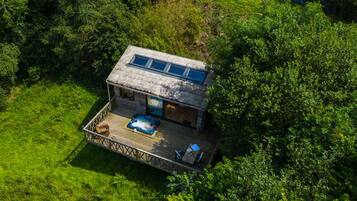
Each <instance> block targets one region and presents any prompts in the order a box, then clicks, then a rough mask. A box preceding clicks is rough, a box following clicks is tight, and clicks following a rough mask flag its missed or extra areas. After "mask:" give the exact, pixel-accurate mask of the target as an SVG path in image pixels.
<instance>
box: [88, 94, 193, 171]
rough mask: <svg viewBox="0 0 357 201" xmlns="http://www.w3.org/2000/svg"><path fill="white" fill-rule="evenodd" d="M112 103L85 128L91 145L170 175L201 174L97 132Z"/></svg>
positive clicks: (188, 167) (191, 168)
mask: <svg viewBox="0 0 357 201" xmlns="http://www.w3.org/2000/svg"><path fill="white" fill-rule="evenodd" d="M111 102H112V100H111V101H110V102H108V103H107V104H106V105H105V106H104V107H103V108H102V109H101V110H100V111H99V112H98V113H97V114H96V115H95V116H94V118H93V119H92V120H91V121H90V122H89V123H88V124H87V125H86V126H85V127H84V129H83V130H84V131H85V132H86V138H87V141H88V142H89V143H92V144H95V145H97V146H100V147H103V148H105V149H108V150H110V151H113V152H116V153H119V154H122V155H124V156H126V157H128V158H130V159H132V160H135V161H138V162H142V163H145V164H147V165H150V166H152V167H155V168H158V169H160V170H164V171H166V172H169V173H174V172H177V173H181V172H187V171H196V172H199V171H200V170H199V169H196V168H193V167H190V166H187V165H184V164H181V163H178V162H176V161H173V160H170V159H167V158H164V157H161V156H159V155H156V154H153V153H150V152H147V151H145V150H142V149H139V148H136V147H132V146H130V145H128V144H125V143H122V142H120V141H119V140H118V139H112V138H110V137H106V136H104V135H101V134H98V133H96V132H95V127H96V126H97V124H98V123H100V122H101V121H103V120H104V118H105V117H106V116H107V115H108V113H109V112H110V109H111Z"/></svg>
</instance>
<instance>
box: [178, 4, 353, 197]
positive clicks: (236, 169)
mask: <svg viewBox="0 0 357 201" xmlns="http://www.w3.org/2000/svg"><path fill="white" fill-rule="evenodd" d="M260 12H261V15H253V16H250V17H249V18H237V17H236V16H228V17H227V18H226V19H225V20H224V21H223V24H222V26H221V30H222V33H221V36H220V37H217V38H216V39H215V40H214V41H213V43H212V44H211V47H212V51H213V53H214V57H215V62H214V65H213V66H214V67H213V70H214V71H215V74H216V78H215V81H214V84H213V86H212V87H211V88H210V89H209V111H210V112H211V113H212V114H213V118H214V119H215V121H216V122H217V124H218V125H219V127H220V128H221V129H222V132H223V146H222V147H221V151H222V152H223V154H224V155H225V156H228V157H229V158H231V159H232V158H234V157H236V156H237V155H238V156H239V157H238V160H234V161H233V162H226V163H224V164H218V165H216V167H214V168H213V169H212V170H206V171H205V172H204V174H203V175H204V176H202V177H200V176H198V177H193V178H192V179H189V181H185V180H184V181H185V182H182V180H180V179H178V180H173V183H174V184H180V185H179V186H188V187H189V188H183V189H184V190H178V191H173V192H174V194H175V195H186V194H187V196H183V197H192V196H193V200H196V199H200V198H202V200H204V199H208V200H209V199H215V200H225V199H227V200H229V199H234V200H239V199H241V200H253V199H254V200H256V199H261V200H266V199H268V200H269V199H272V200H279V199H282V200H284V199H287V200H306V199H307V200H311V199H317V200H326V199H333V198H340V199H349V198H350V199H353V198H355V197H356V196H357V195H356V191H355V190H354V189H356V186H357V184H356V182H354V181H352V180H351V179H350V178H356V176H357V174H356V171H354V170H352V169H353V166H354V165H355V164H356V162H357V158H356V151H357V149H356V148H357V143H356V142H357V141H356V140H357V135H356V133H357V132H356V128H355V126H354V125H355V124H356V118H355V115H354V113H355V111H356V109H355V108H356V104H355V98H356V94H355V91H356V88H355V87H356V69H357V63H356V60H355V58H356V53H357V41H356V40H355V38H356V36H357V35H356V34H357V32H356V31H357V28H356V26H355V25H348V24H342V23H333V22H331V21H330V19H329V18H327V17H326V16H325V14H324V13H323V12H322V9H321V6H320V5H319V4H318V3H308V4H307V5H306V6H305V7H297V6H292V5H291V4H290V3H281V4H276V3H266V4H265V5H264V6H263V7H262V9H261V11H260ZM257 147H259V149H257ZM261 149H262V150H265V151H263V152H262V151H261ZM256 152H258V153H259V154H258V155H257V154H256ZM262 155H263V156H264V158H265V159H264V158H262ZM258 156H259V157H258ZM257 158H259V161H264V165H261V164H260V162H258V160H256V159H257ZM248 161H249V163H248ZM347 161H349V162H347ZM230 163H232V164H235V165H230ZM250 163H251V164H252V165H250V166H248V165H247V164H250ZM253 164H254V165H253ZM341 164H343V165H341ZM222 167H224V168H222ZM263 167H267V169H263ZM257 171H258V172H257ZM226 172H227V173H226ZM250 174H253V176H250ZM235 175H238V176H235ZM260 176H262V177H260ZM187 178H189V177H186V180H187ZM244 179H247V180H244ZM249 182H251V183H249ZM252 183H253V184H259V185H257V186H255V185H253V184H252ZM264 184H268V186H270V187H271V188H264ZM174 186H175V185H174ZM201 186H202V187H201ZM245 187H247V188H248V189H247V190H246V191H244V188H245ZM181 189H182V187H181ZM190 189H193V190H190ZM195 189H196V190H195ZM242 189H243V190H242ZM255 189H257V191H256V190H255ZM185 192H188V193H185Z"/></svg>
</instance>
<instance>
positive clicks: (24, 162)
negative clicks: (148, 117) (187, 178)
mask: <svg viewBox="0 0 357 201" xmlns="http://www.w3.org/2000/svg"><path fill="white" fill-rule="evenodd" d="M102 102H103V99H100V98H99V97H98V95H96V94H95V93H93V92H91V91H90V90H87V89H86V88H84V87H82V86H80V85H78V84H75V83H71V82H68V83H62V84H55V83H52V82H48V81H47V82H41V83H39V84H36V85H33V86H30V87H20V88H17V90H15V92H14V93H13V95H12V97H11V100H10V103H9V105H8V107H7V109H6V110H5V111H3V112H0V200H159V199H163V195H164V189H165V185H166V176H167V174H165V173H163V172H161V171H158V170H156V169H153V168H151V167H148V166H146V165H142V164H139V163H136V162H133V161H130V160H128V159H126V158H124V157H121V156H119V155H117V154H114V153H111V152H108V151H106V150H103V149H101V148H98V147H95V146H93V145H89V144H86V142H85V141H84V133H83V132H82V131H81V126H82V125H83V124H84V123H85V122H86V121H87V120H88V119H89V118H90V117H92V115H93V114H94V112H96V111H97V109H98V106H99V105H100V103H102Z"/></svg>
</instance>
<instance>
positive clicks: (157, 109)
mask: <svg viewBox="0 0 357 201" xmlns="http://www.w3.org/2000/svg"><path fill="white" fill-rule="evenodd" d="M147 112H148V114H151V115H154V116H157V117H163V116H164V101H163V100H162V99H160V98H156V97H153V96H147Z"/></svg>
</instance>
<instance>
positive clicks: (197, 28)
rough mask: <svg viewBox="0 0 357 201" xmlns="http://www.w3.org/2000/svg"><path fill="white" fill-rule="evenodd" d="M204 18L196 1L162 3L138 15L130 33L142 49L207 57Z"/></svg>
mask: <svg viewBox="0 0 357 201" xmlns="http://www.w3.org/2000/svg"><path fill="white" fill-rule="evenodd" d="M203 17H204V14H203V10H202V9H201V8H200V6H199V5H196V4H195V3H194V1H192V0H181V1H161V2H159V3H157V4H156V5H154V6H153V7H145V8H143V9H142V10H141V12H140V13H138V14H137V15H134V16H133V17H132V20H131V29H130V31H131V32H132V36H133V37H134V40H135V43H136V44H138V45H139V46H142V47H147V48H151V49H156V50H160V51H163V52H169V53H173V54H178V55H182V56H188V57H196V58H203V57H204V56H205V55H204V54H203V53H204V52H205V44H206V41H207V39H208V38H207V32H208V27H207V25H206V24H205V21H204V18H203Z"/></svg>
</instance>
